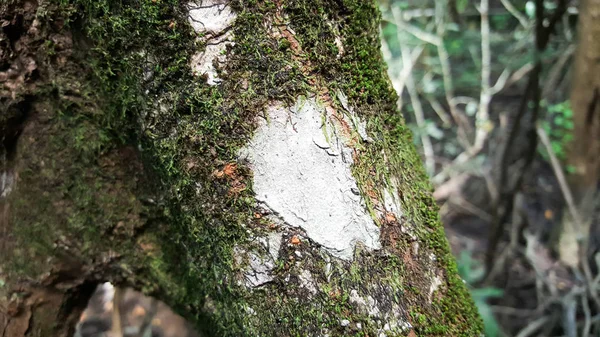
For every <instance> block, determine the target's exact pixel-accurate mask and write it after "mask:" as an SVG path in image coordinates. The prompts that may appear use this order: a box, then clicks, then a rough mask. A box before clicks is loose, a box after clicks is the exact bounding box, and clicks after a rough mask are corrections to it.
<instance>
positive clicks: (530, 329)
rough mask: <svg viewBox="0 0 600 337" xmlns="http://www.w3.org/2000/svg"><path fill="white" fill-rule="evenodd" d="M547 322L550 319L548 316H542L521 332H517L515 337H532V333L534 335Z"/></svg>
mask: <svg viewBox="0 0 600 337" xmlns="http://www.w3.org/2000/svg"><path fill="white" fill-rule="evenodd" d="M549 320H550V317H548V316H543V317H540V318H538V319H536V320H535V321H533V322H531V323H529V324H528V325H527V326H526V327H525V328H523V330H521V331H519V333H518V334H517V335H516V337H529V336H531V335H533V333H535V332H536V331H537V330H538V329H539V328H541V327H542V326H544V324H546V323H547V322H548V321H549Z"/></svg>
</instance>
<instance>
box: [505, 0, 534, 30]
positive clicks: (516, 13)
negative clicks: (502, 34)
mask: <svg viewBox="0 0 600 337" xmlns="http://www.w3.org/2000/svg"><path fill="white" fill-rule="evenodd" d="M500 2H501V3H502V5H503V6H504V8H506V10H507V11H508V12H509V13H510V14H512V16H514V17H515V18H516V19H517V20H519V23H520V24H521V26H523V28H526V29H527V28H529V26H530V23H529V20H527V17H526V16H525V15H523V14H521V12H519V10H518V9H517V8H515V6H513V4H512V3H511V2H510V1H509V0H500Z"/></svg>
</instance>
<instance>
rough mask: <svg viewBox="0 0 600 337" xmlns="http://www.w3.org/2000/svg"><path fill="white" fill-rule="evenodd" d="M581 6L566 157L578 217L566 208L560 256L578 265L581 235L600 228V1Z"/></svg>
mask: <svg viewBox="0 0 600 337" xmlns="http://www.w3.org/2000/svg"><path fill="white" fill-rule="evenodd" d="M580 6H581V9H580V11H579V12H580V13H581V14H580V16H579V21H578V33H577V35H578V40H579V42H578V44H577V50H576V52H575V58H574V67H573V79H572V81H573V82H572V83H573V84H572V88H571V106H572V109H573V124H574V130H573V136H574V137H573V142H572V144H571V145H570V146H571V148H570V151H569V154H568V158H567V161H568V164H570V165H572V166H573V167H574V168H575V172H574V174H572V175H571V176H570V181H569V185H570V187H571V191H572V193H573V198H574V203H575V206H576V207H577V209H578V210H577V213H578V214H577V216H578V219H572V217H571V214H570V212H568V209H567V210H565V214H566V217H565V221H563V228H562V229H561V230H562V232H561V234H560V243H559V246H560V247H559V249H560V253H561V259H562V260H563V261H565V262H566V263H567V264H569V265H572V266H576V265H578V264H579V262H580V261H581V256H582V255H583V256H587V252H586V251H585V250H586V249H587V248H583V251H579V249H578V248H577V247H578V240H579V238H588V237H591V238H592V240H595V237H597V235H596V234H597V233H599V230H600V228H595V229H591V228H590V226H591V224H592V222H593V220H594V212H595V211H596V208H597V206H598V188H599V187H600V186H599V182H600V181H599V179H600V155H599V154H600V41H599V40H598V36H599V34H600V1H598V0H584V1H582V3H581V5H580ZM590 230H592V233H590ZM586 241H587V239H586ZM594 244H595V245H597V244H598V242H595V243H594ZM586 245H587V244H586Z"/></svg>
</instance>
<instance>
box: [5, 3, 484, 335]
mask: <svg viewBox="0 0 600 337" xmlns="http://www.w3.org/2000/svg"><path fill="white" fill-rule="evenodd" d="M0 15H1V17H0V20H1V24H0V26H1V27H2V30H1V31H0V34H1V35H0V81H1V83H2V88H1V91H0V104H1V109H2V110H1V112H2V115H1V117H0V132H1V134H2V135H3V137H2V157H1V167H0V168H1V170H2V171H1V174H2V185H1V186H2V197H1V199H0V209H1V210H2V217H1V218H0V230H1V232H0V254H1V256H2V259H1V261H0V264H1V269H0V281H1V282H2V285H1V286H0V331H1V332H2V335H1V336H2V337H19V336H70V335H71V334H72V333H73V329H74V325H75V321H76V320H77V319H78V316H79V314H80V313H81V311H82V310H83V309H84V308H85V305H86V302H87V300H88V299H89V298H90V296H91V294H92V292H93V291H94V288H95V287H96V285H98V284H100V283H103V282H106V281H109V282H111V283H113V284H115V285H118V286H129V287H133V288H135V289H138V290H141V291H142V292H144V293H146V294H150V295H152V296H155V297H156V298H158V299H161V300H162V301H164V302H165V303H167V304H169V305H170V306H172V307H173V308H174V310H176V311H177V312H178V313H180V314H182V315H183V316H184V317H186V318H187V319H189V320H190V321H191V322H193V323H194V324H195V326H196V327H197V329H198V330H199V332H200V333H201V335H203V336H213V335H214V336H299V335H302V336H326V335H329V336H347V335H362V336H384V335H386V336H400V335H410V336H414V335H415V334H417V335H419V336H434V335H436V336H442V335H443V336H477V335H478V334H479V331H480V330H481V323H480V321H479V318H478V316H477V313H476V310H475V308H474V306H473V303H472V301H471V299H470V298H469V295H468V292H467V290H466V287H465V285H464V283H463V282H462V280H461V279H460V278H459V277H458V275H457V271H456V266H455V263H454V261H453V259H452V256H451V255H450V253H449V249H448V245H447V242H446V239H445V237H444V232H443V228H442V226H441V225H440V223H439V220H438V214H437V207H436V205H435V203H434V201H433V199H432V197H431V188H430V185H429V183H428V179H427V177H426V175H425V174H424V172H423V169H422V164H421V161H420V160H419V158H418V155H417V154H416V151H415V149H414V147H413V145H412V142H411V136H410V132H409V130H408V129H407V128H406V127H405V125H404V122H403V120H402V118H401V116H400V114H399V113H398V112H397V111H396V110H395V101H396V97H395V95H394V92H393V90H392V88H391V85H390V83H389V81H388V79H387V77H386V74H385V65H384V63H383V61H382V58H381V55H380V51H379V35H378V23H379V19H378V18H379V13H378V10H377V7H376V5H375V4H374V3H372V2H370V1H364V0H340V1H333V0H318V1H315V0H293V1H283V0H276V1H250V0H248V1H231V2H225V1H224V0H204V1H198V2H197V3H195V2H191V3H179V2H178V1H177V0H121V1H114V0H70V1H68V0H60V1H59V0H37V1H36V0H8V1H6V0H4V1H3V2H2V4H0Z"/></svg>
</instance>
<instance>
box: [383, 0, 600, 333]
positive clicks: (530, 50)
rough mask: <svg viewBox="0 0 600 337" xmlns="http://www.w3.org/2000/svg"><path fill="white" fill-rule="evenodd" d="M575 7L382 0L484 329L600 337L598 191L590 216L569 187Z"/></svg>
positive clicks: (424, 150) (396, 77) (386, 37)
mask: <svg viewBox="0 0 600 337" xmlns="http://www.w3.org/2000/svg"><path fill="white" fill-rule="evenodd" d="M580 6H581V4H580V3H579V1H567V0H535V1H525V0H480V1H479V0H477V1H472V0H425V1H422V0H419V1H417V0H380V7H381V10H382V16H383V20H382V26H381V38H382V52H383V55H384V57H385V59H386V61H387V63H388V73H389V76H390V78H391V81H392V84H393V86H394V88H395V89H396V91H397V92H398V94H399V100H398V108H399V110H400V111H401V112H402V113H403V115H404V117H405V119H406V121H407V123H408V125H409V126H410V128H411V129H412V131H413V134H414V142H415V144H416V145H417V147H418V149H419V151H420V153H421V155H422V157H423V161H424V164H425V168H426V170H427V172H428V173H429V175H430V177H431V181H432V184H433V186H434V188H435V193H434V196H435V198H436V200H437V201H438V203H439V205H440V214H441V217H442V221H443V222H444V225H445V227H446V233H447V236H448V239H449V241H450V243H451V247H452V250H453V252H454V254H455V256H456V257H457V262H458V266H459V272H460V274H461V276H462V277H463V279H464V280H465V282H466V283H467V284H468V286H469V288H470V289H471V290H472V295H473V298H474V300H475V302H476V304H477V306H478V308H479V310H480V313H481V315H482V318H483V319H484V322H485V327H486V336H518V337H526V336H569V337H575V336H600V301H599V300H598V291H597V287H598V283H599V282H600V276H599V275H600V274H599V273H598V263H597V261H599V260H600V255H597V252H598V242H597V241H598V240H597V239H598V235H597V233H598V232H597V228H598V225H597V224H598V207H597V206H598V205H599V204H600V202H598V200H599V199H598V197H597V196H598V193H597V192H598V188H597V185H594V186H593V193H592V194H593V197H592V198H591V199H592V202H591V204H592V207H586V208H585V211H584V210H583V209H582V208H577V206H581V205H583V203H577V201H579V200H581V199H580V198H578V196H577V193H576V192H575V191H576V190H577V186H574V185H573V184H577V181H578V180H577V179H575V178H574V177H575V176H576V175H577V172H576V169H575V167H574V164H573V163H575V161H574V160H573V159H572V158H574V157H576V155H577V154H578V153H579V152H578V151H579V149H577V148H574V146H573V140H574V138H575V135H576V134H575V133H574V129H576V125H575V123H576V122H575V120H574V114H576V113H577V112H576V111H575V112H574V110H573V108H572V104H571V102H570V99H571V97H572V95H571V88H572V87H573V85H572V79H573V70H572V69H573V67H574V60H575V54H576V53H577V52H580V51H579V50H578V49H577V48H576V42H577V36H576V35H577V31H578V30H577V26H578V21H579V20H580V19H579V17H580V13H579V11H580ZM592 24H594V23H593V22H592ZM598 25H600V21H599V22H598ZM598 39H600V36H598ZM598 52H599V53H600V51H598ZM589 76H600V74H594V73H590V75H589ZM596 99H597V98H593V99H592V100H591V102H594V101H595V100H596ZM587 137H590V139H589V141H590V144H592V143H594V142H599V141H600V134H592V136H589V135H588V136H587ZM584 143H585V142H584ZM597 155H598V156H600V153H598V154H597ZM588 185H589V183H588ZM573 195H575V197H573ZM571 199H574V200H575V201H573V202H570V200H571ZM588 199H590V198H587V199H586V200H588ZM587 204H589V202H588V203H587ZM582 219H583V220H582ZM580 222H581V224H579V225H575V224H574V223H580ZM583 224H585V226H583Z"/></svg>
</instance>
